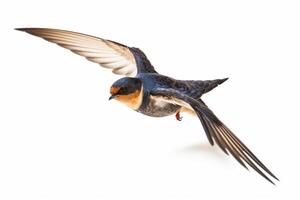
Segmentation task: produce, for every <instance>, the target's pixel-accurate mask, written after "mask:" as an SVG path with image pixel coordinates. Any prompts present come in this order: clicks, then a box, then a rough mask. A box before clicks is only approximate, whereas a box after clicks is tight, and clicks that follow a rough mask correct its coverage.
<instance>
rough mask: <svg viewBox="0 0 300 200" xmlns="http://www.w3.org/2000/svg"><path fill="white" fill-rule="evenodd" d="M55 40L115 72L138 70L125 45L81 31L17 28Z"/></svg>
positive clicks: (131, 73)
mask: <svg viewBox="0 0 300 200" xmlns="http://www.w3.org/2000/svg"><path fill="white" fill-rule="evenodd" d="M17 30H20V31H25V32H27V33H29V34H32V35H35V36H38V37H41V38H43V39H45V40H47V41H49V42H53V43H56V44H58V45H59V46H62V47H64V48H66V49H69V50H71V51H72V52H74V53H76V54H78V55H81V56H84V57H86V58H87V59H88V60H90V61H92V62H95V63H98V64H100V65H101V66H102V67H104V68H109V69H111V70H112V72H113V73H115V74H119V75H125V76H131V75H133V74H134V73H135V72H136V71H137V67H136V62H135V59H134V56H133V54H132V53H131V52H130V50H129V48H128V47H126V46H125V45H122V44H119V43H115V42H113V41H108V40H105V39H101V38H97V37H94V36H90V35H85V34H81V33H76V32H71V31H65V30H58V29H48V28H22V29H17Z"/></svg>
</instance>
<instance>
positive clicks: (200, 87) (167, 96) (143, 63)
mask: <svg viewBox="0 0 300 200" xmlns="http://www.w3.org/2000/svg"><path fill="white" fill-rule="evenodd" d="M16 30H19V31H25V32H27V33H29V34H32V35H35V36H38V37H41V38H43V39H45V40H47V41H49V42H53V43H56V44H58V45H59V46H61V47H64V48H66V49H69V50H71V51H72V52H74V53H76V54H78V55H81V56H84V57H86V59H88V60H90V61H92V62H95V63H98V64H100V66H102V67H104V68H108V69H111V70H112V72H113V73H115V74H118V75H123V76H125V77H123V78H121V79H119V80H117V81H116V82H114V83H113V84H112V86H111V88H110V94H111V96H110V97H109V100H111V99H115V100H117V101H120V102H122V103H124V104H125V105H127V106H128V107H129V108H131V109H133V110H135V111H137V112H139V113H142V114H144V115H148V116H152V117H164V116H169V115H175V116H176V119H177V120H181V117H180V113H181V112H188V113H190V114H194V115H195V116H197V117H198V118H199V120H200V122H201V124H202V126H203V129H204V132H205V133H206V136H207V138H208V141H209V143H210V144H211V145H214V143H216V144H217V145H218V146H219V147H220V148H221V149H222V150H223V152H224V153H226V154H231V155H232V156H233V157H234V158H235V159H236V160H237V161H238V162H239V163H240V164H241V165H242V166H243V167H245V168H246V169H248V168H247V166H246V164H248V166H250V167H252V168H253V169H254V170H255V171H256V172H258V173H259V174H260V175H261V176H263V177H264V178H265V179H267V180H268V181H270V182H271V183H273V184H274V182H273V181H272V180H271V177H272V178H274V179H276V180H278V178H277V177H276V176H275V175H274V174H273V173H272V172H271V171H270V170H269V169H268V168H267V167H266V166H265V165H264V164H263V163H262V162H261V161H260V160H259V159H258V158H257V157H256V156H255V155H254V154H253V153H252V152H251V151H250V150H249V149H248V148H247V147H246V146H245V144H244V143H243V142H241V140H240V139H238V138H237V136H235V135H234V134H233V133H232V132H231V131H230V129H229V128H228V127H227V126H226V125H224V123H222V121H221V120H220V119H219V118H218V117H217V116H216V115H215V114H214V113H213V112H212V111H211V110H210V109H209V107H208V106H207V105H206V104H205V103H204V102H203V100H202V99H201V96H202V95H203V94H205V93H207V92H209V91H211V90H212V89H214V88H215V87H217V86H218V85H220V84H222V83H223V82H224V81H226V80H227V78H224V79H216V80H204V81H203V80H176V79H174V78H171V77H168V76H164V75H161V74H159V73H158V72H157V71H156V70H155V69H154V67H153V66H152V64H151V63H150V61H149V60H148V59H147V57H146V55H145V54H144V53H143V52H142V51H141V50H140V49H138V48H135V47H128V46H126V45H123V44H120V43H118V42H114V41H111V40H106V39H102V38H98V37H94V36H90V35H86V34H82V33H77V32H72V31H66V30H58V29H49V28H19V29H16Z"/></svg>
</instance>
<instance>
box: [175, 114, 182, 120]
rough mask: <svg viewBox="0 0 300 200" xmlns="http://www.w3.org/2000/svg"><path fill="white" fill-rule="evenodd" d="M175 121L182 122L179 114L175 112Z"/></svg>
mask: <svg viewBox="0 0 300 200" xmlns="http://www.w3.org/2000/svg"><path fill="white" fill-rule="evenodd" d="M175 117H176V119H177V120H178V121H181V120H182V117H180V112H177V113H176V115H175Z"/></svg>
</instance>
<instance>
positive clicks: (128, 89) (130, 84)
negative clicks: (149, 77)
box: [109, 77, 142, 100]
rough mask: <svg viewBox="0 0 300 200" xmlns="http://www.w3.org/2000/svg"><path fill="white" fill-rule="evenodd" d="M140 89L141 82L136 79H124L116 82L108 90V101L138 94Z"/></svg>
mask: <svg viewBox="0 0 300 200" xmlns="http://www.w3.org/2000/svg"><path fill="white" fill-rule="evenodd" d="M141 89H142V82H141V80H140V79H138V78H131V77H124V78H121V79H119V80H117V81H116V82H114V83H113V85H112V86H111V88H110V94H111V96H110V98H109V100H110V99H113V98H115V97H120V96H128V95H131V94H135V93H139V92H140V91H141Z"/></svg>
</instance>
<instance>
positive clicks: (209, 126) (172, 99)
mask: <svg viewBox="0 0 300 200" xmlns="http://www.w3.org/2000/svg"><path fill="white" fill-rule="evenodd" d="M151 94H152V95H154V96H159V97H162V98H163V99H165V101H166V102H169V103H174V104H177V105H180V106H183V107H187V108H189V109H193V110H194V111H195V112H196V114H197V116H198V117H199V119H200V121H201V123H202V125H203V128H204V130H205V133H206V135H207V138H208V140H209V142H210V143H211V145H213V144H214V141H215V142H216V143H217V144H218V146H219V147H220V148H221V149H222V150H223V151H224V152H225V153H226V154H228V152H229V153H230V154H231V155H232V156H233V157H234V158H235V159H236V160H237V161H238V162H239V163H240V164H241V165H242V166H244V167H245V168H246V169H247V167H246V165H245V163H244V162H246V163H247V164H248V165H249V166H251V167H252V168H253V169H254V170H255V171H256V172H258V173H259V174H260V175H261V176H263V177H264V178H265V179H267V180H268V181H270V182H271V183H273V182H272V180H271V179H270V178H269V177H268V176H267V175H266V174H265V173H267V174H269V175H270V176H271V177H273V178H274V179H276V180H278V178H277V177H276V176H275V175H274V174H273V173H272V172H271V171H270V170H269V169H268V168H267V167H266V166H265V165H264V164H263V163H262V162H261V161H260V160H259V159H258V158H257V157H256V156H255V155H254V154H253V153H252V152H251V151H250V150H249V149H248V148H247V147H246V145H244V144H243V143H242V142H241V141H240V140H239V139H238V138H237V137H236V136H235V135H234V134H233V133H232V132H231V131H230V130H229V129H228V128H227V127H226V126H225V125H224V124H223V123H222V122H221V121H220V120H219V119H218V118H217V117H216V115H215V114H214V113H213V112H212V111H211V110H210V109H209V108H208V107H207V106H206V105H205V104H204V102H203V101H202V100H201V99H200V100H195V99H193V98H191V97H189V96H187V95H184V94H181V93H180V92H178V91H176V90H174V89H155V90H154V91H152V92H151ZM263 171H264V172H265V173H264V172H263ZM273 184H274V183H273Z"/></svg>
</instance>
